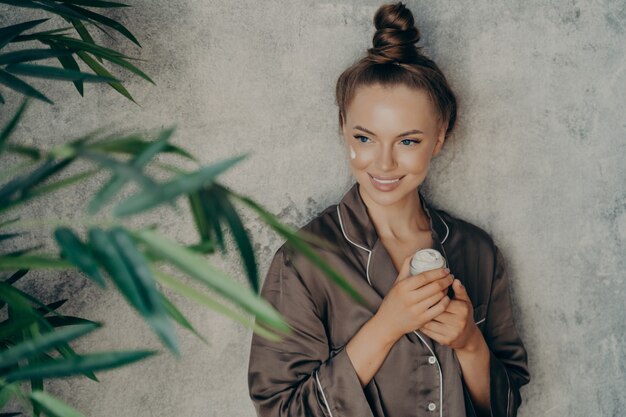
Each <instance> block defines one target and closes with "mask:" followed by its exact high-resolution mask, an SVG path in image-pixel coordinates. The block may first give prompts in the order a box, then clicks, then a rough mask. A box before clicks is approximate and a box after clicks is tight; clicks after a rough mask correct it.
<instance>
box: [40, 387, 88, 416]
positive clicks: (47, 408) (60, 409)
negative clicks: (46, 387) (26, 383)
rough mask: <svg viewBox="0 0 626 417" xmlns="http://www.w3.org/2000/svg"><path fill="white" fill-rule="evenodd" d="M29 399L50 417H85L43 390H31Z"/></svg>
mask: <svg viewBox="0 0 626 417" xmlns="http://www.w3.org/2000/svg"><path fill="white" fill-rule="evenodd" d="M29 395H30V399H31V400H32V401H33V403H34V404H37V405H38V406H39V407H40V408H41V409H42V410H43V411H44V412H45V413H46V414H47V415H49V416H51V417H85V415H84V414H82V413H81V412H80V411H78V410H77V409H75V408H74V407H71V406H69V405H68V404H66V403H64V402H63V401H61V400H59V399H57V398H55V397H53V396H52V395H50V394H48V393H46V392H45V391H43V390H33V391H32V392H31V393H30V394H29Z"/></svg>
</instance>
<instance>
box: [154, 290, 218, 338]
mask: <svg viewBox="0 0 626 417" xmlns="http://www.w3.org/2000/svg"><path fill="white" fill-rule="evenodd" d="M159 296H160V297H161V303H162V304H163V307H165V311H167V314H169V316H170V317H171V318H172V319H174V321H175V322H176V323H178V324H180V325H181V326H182V327H184V328H185V329H187V330H189V331H191V332H192V333H193V334H195V335H196V336H197V337H198V338H199V339H200V340H202V341H203V342H204V343H205V344H209V342H208V340H206V338H205V337H204V336H202V335H201V334H200V333H199V332H198V331H197V330H196V329H195V327H193V326H192V324H191V323H190V322H189V320H187V318H186V317H185V316H184V315H183V313H181V312H180V310H179V309H178V308H177V307H176V305H174V303H172V302H171V301H170V300H169V299H168V298H167V297H166V296H165V295H164V294H163V293H162V292H159Z"/></svg>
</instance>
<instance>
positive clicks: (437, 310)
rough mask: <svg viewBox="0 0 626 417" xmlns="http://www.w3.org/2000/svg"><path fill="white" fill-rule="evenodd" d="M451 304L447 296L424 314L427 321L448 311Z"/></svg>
mask: <svg viewBox="0 0 626 417" xmlns="http://www.w3.org/2000/svg"><path fill="white" fill-rule="evenodd" d="M448 304H450V298H449V297H448V296H447V295H446V296H444V297H443V298H442V299H441V300H439V302H438V303H436V304H435V305H433V306H432V307H430V308H429V309H428V310H426V311H425V312H424V318H425V319H426V320H427V321H430V320H432V319H434V318H435V317H437V316H438V315H440V314H441V313H443V312H444V311H446V307H447V306H448Z"/></svg>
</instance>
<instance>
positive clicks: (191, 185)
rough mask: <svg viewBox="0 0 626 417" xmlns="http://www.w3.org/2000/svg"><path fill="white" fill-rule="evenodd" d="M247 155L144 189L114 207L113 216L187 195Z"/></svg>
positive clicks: (133, 212) (141, 209) (145, 208)
mask: <svg viewBox="0 0 626 417" xmlns="http://www.w3.org/2000/svg"><path fill="white" fill-rule="evenodd" d="M247 156H248V155H247V154H243V155H239V156H235V157H232V158H227V159H225V160H222V161H219V162H216V163H214V164H212V165H209V166H204V167H202V168H200V169H199V170H197V171H194V172H192V173H189V174H183V175H179V176H177V177H175V178H174V179H173V180H170V181H168V182H165V183H162V184H159V186H158V187H156V188H152V189H144V190H142V191H140V192H139V193H137V194H134V195H132V196H130V197H128V198H127V199H126V200H124V201H122V202H121V203H120V204H118V205H117V207H115V209H114V210H113V214H114V215H115V216H127V215H129V214H135V213H138V212H141V211H145V210H148V209H150V208H153V207H155V206H157V205H159V204H161V203H163V202H166V201H170V200H174V199H175V198H176V197H178V196H180V195H181V194H189V193H192V192H194V191H196V190H197V189H198V188H200V187H203V186H205V185H207V184H208V183H210V182H212V181H213V180H214V178H215V177H217V176H218V175H220V174H221V173H222V172H224V171H226V170H227V169H229V168H230V167H231V166H233V165H235V164H236V163H237V162H239V161H240V160H242V159H244V158H245V157H247Z"/></svg>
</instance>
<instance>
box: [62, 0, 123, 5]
mask: <svg viewBox="0 0 626 417" xmlns="http://www.w3.org/2000/svg"><path fill="white" fill-rule="evenodd" d="M60 1H62V2H63V3H71V4H80V5H83V6H88V7H130V5H129V4H125V3H117V2H112V1H101V0H60Z"/></svg>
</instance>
